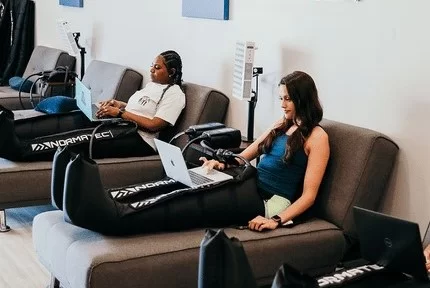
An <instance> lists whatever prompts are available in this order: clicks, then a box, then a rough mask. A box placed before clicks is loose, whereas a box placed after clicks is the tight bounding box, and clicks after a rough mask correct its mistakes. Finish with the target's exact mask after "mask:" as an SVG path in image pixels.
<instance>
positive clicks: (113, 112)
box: [96, 101, 169, 133]
mask: <svg viewBox="0 0 430 288" xmlns="http://www.w3.org/2000/svg"><path fill="white" fill-rule="evenodd" d="M118 102H119V101H118ZM121 108H123V107H116V106H110V105H107V106H103V107H100V110H99V111H97V114H96V115H97V117H106V116H111V117H117V116H118V115H119V113H120V110H121ZM121 117H122V118H123V119H125V120H130V121H133V122H135V123H136V124H137V126H139V128H140V129H142V130H145V131H149V132H152V133H154V132H158V131H160V130H163V129H164V128H165V127H167V126H169V122H167V121H165V120H163V119H161V118H158V117H154V118H152V119H150V118H147V117H144V116H140V115H136V114H134V113H131V112H128V111H123V113H122V115H121Z"/></svg>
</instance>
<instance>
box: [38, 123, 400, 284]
mask: <svg viewBox="0 0 430 288" xmlns="http://www.w3.org/2000/svg"><path fill="white" fill-rule="evenodd" d="M322 127H323V128H324V129H325V130H326V131H327V133H328V134H329V137H330V148H331V157H330V161H329V164H328V167H327V171H326V173H325V176H324V180H323V183H322V186H321V189H320V192H319V195H318V197H317V200H316V202H315V205H314V209H315V217H314V218H311V219H309V220H307V221H306V222H304V223H301V224H299V225H296V226H294V227H292V228H282V229H276V230H274V231H268V232H263V233H260V232H251V231H248V230H237V229H233V228H227V229H226V230H225V231H226V234H227V235H229V236H234V237H237V238H238V239H240V240H241V241H242V243H243V245H244V248H245V251H246V253H247V256H248V258H249V261H250V264H251V267H252V269H253V272H254V276H255V277H256V279H257V282H258V283H259V285H268V284H270V283H271V281H272V279H273V277H274V274H275V272H276V271H277V269H278V268H279V267H280V265H281V264H282V263H284V262H287V263H289V264H290V265H292V266H294V267H296V268H298V269H300V270H302V271H306V272H308V273H311V274H313V275H317V274H323V273H327V272H331V271H333V270H334V268H335V266H336V264H337V263H338V262H339V261H340V260H341V259H343V258H344V257H345V255H347V254H348V253H349V252H351V249H352V247H353V246H354V244H355V243H356V241H355V236H356V235H355V229H354V225H353V218H352V207H353V206H354V205H359V206H361V207H365V208H368V209H373V210H376V209H377V208H378V206H379V204H380V202H381V200H382V199H383V196H384V193H385V190H386V188H387V184H388V182H389V179H390V175H391V172H392V169H393V166H394V163H395V161H396V156H397V153H398V146H397V145H396V144H395V143H394V142H393V141H392V140H390V139H389V138H388V137H386V136H384V135H382V134H381V133H378V132H375V131H372V130H368V129H364V128H360V127H355V126H351V125H347V124H343V123H339V122H336V121H330V120H324V121H323V122H322ZM102 168H103V167H102ZM140 176H143V173H142V174H141V175H140ZM116 177H122V175H118V176H116ZM137 178H139V177H137ZM143 178H144V177H140V180H141V181H142V180H145V179H143ZM136 180H137V179H136ZM142 225H145V223H142ZM203 236H204V229H195V230H190V231H181V232H169V233H155V234H148V235H136V236H130V237H108V236H103V235H101V234H98V233H95V232H92V231H89V230H86V229H83V228H80V227H76V226H74V225H71V224H69V223H66V222H65V221H64V219H63V212H62V211H49V212H44V213H41V214H39V215H37V216H36V217H35V218H34V221H33V242H34V247H35V249H36V253H37V255H38V257H39V259H40V262H41V263H42V264H43V265H44V266H45V267H46V268H47V269H48V271H49V272H50V273H51V275H52V281H51V282H52V283H51V287H59V286H58V285H59V282H60V283H61V285H62V287H70V288H71V287H73V288H84V287H91V288H104V287H123V288H127V287H187V288H189V287H197V272H198V261H199V246H200V242H201V240H202V239H203Z"/></svg>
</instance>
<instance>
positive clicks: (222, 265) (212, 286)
mask: <svg viewBox="0 0 430 288" xmlns="http://www.w3.org/2000/svg"><path fill="white" fill-rule="evenodd" d="M198 276H199V277H198V288H256V287H257V283H256V281H255V278H254V275H253V273H252V269H251V266H250V265H249V262H248V257H246V253H245V250H244V249H243V246H242V243H241V242H240V241H239V239H237V238H234V237H233V238H228V237H227V235H226V234H225V233H224V230H223V229H220V230H218V231H214V230H210V229H207V230H206V234H205V237H204V238H203V240H202V243H201V244H200V258H199V274H198Z"/></svg>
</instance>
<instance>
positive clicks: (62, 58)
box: [0, 46, 76, 110]
mask: <svg viewBox="0 0 430 288" xmlns="http://www.w3.org/2000/svg"><path fill="white" fill-rule="evenodd" d="M75 62H76V58H75V57H73V56H70V55H69V54H68V53H67V52H64V51H62V50H59V49H55V48H51V47H46V46H36V47H35V48H34V50H33V52H32V54H31V57H30V60H29V61H28V64H27V67H26V68H25V71H24V74H23V75H22V77H23V78H26V77H27V76H30V75H31V74H34V73H38V72H43V71H49V70H53V69H54V68H55V67H58V66H68V67H69V68H70V70H71V71H74V69H75ZM16 76H21V75H16ZM37 78H38V76H33V77H31V78H29V79H30V80H32V81H33V82H34V81H35V80H36V79H37ZM34 92H35V93H34V95H38V94H37V93H38V92H39V91H37V90H36V91H34ZM21 97H22V102H23V104H24V107H22V106H21V103H20V101H19V92H18V91H16V90H14V89H12V88H11V87H9V86H2V87H0V104H1V105H3V106H4V107H6V108H8V109H10V110H20V109H31V108H33V107H32V106H31V103H30V101H29V97H30V93H21Z"/></svg>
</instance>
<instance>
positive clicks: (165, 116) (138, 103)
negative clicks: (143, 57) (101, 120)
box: [0, 50, 185, 161]
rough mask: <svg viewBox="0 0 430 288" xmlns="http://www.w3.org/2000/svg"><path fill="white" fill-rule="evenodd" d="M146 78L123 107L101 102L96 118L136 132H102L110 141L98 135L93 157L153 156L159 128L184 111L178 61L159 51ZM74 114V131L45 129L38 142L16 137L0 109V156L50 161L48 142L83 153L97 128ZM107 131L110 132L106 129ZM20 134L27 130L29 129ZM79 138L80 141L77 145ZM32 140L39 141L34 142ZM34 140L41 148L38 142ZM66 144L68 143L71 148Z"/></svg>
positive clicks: (10, 114)
mask: <svg viewBox="0 0 430 288" xmlns="http://www.w3.org/2000/svg"><path fill="white" fill-rule="evenodd" d="M150 75H151V80H152V81H151V82H149V83H148V84H147V85H146V86H145V88H143V89H142V90H139V91H137V92H136V93H134V94H133V95H132V96H131V97H130V99H129V101H128V103H125V102H122V101H117V100H110V101H105V102H102V103H101V105H100V109H99V111H98V112H97V114H96V115H97V117H120V118H122V119H124V120H127V121H129V122H134V123H136V124H137V126H138V130H137V133H136V129H135V126H134V129H129V130H130V131H132V132H129V131H128V132H122V131H123V130H121V127H119V128H118V126H117V127H113V128H112V129H115V128H116V129H117V130H115V131H119V132H115V133H117V134H120V135H121V137H114V134H115V133H114V132H112V130H107V132H106V133H105V134H106V135H111V137H108V136H106V139H101V138H103V137H97V135H96V137H95V139H96V141H94V145H93V146H92V148H93V149H92V151H93V154H92V157H93V158H108V157H132V156H147V155H153V154H156V149H155V145H154V138H156V137H157V136H158V133H159V132H160V131H161V130H163V129H165V128H167V127H169V126H173V125H174V124H175V123H176V120H177V119H178V117H179V115H180V114H181V111H182V109H183V108H184V107H185V94H184V92H183V91H182V60H181V57H180V56H179V54H178V53H176V52H175V51H171V50H169V51H165V52H163V53H161V54H160V55H158V56H157V57H156V58H155V60H154V62H153V63H152V65H151V69H150ZM76 112H78V111H76ZM72 113H74V112H72ZM81 114H82V115H81ZM65 115H66V114H65ZM74 115H76V119H78V118H79V121H78V120H76V119H75V118H74V119H73V121H72V122H73V123H74V124H73V123H72V124H70V125H71V126H73V125H75V126H76V127H74V128H73V129H70V131H67V132H61V133H59V132H53V131H50V133H48V134H43V135H42V133H39V134H40V135H38V136H37V138H35V139H32V138H31V137H28V135H17V134H16V129H15V127H14V126H16V125H15V124H16V123H14V114H13V112H12V111H10V110H8V109H6V108H4V107H1V105H0V131H1V133H0V134H2V137H1V138H0V157H1V158H7V159H10V160H24V161H35V160H52V159H53V156H54V153H55V151H56V148H55V145H51V146H52V147H51V146H49V145H48V144H49V143H57V142H58V143H59V142H61V143H67V144H65V145H60V146H61V147H62V146H68V148H69V149H70V150H72V151H74V152H77V153H84V154H85V153H87V152H88V144H89V141H87V140H88V139H90V135H91V133H92V131H93V129H94V127H95V126H94V125H99V124H98V123H93V122H91V121H89V120H88V119H87V118H86V117H85V116H84V115H83V113H75V114H74ZM61 116H62V115H59V116H57V117H58V122H59V123H60V122H61V119H62V117H61ZM28 120H29V121H26V122H27V123H23V124H22V125H27V124H29V126H31V127H33V126H32V123H31V122H33V120H34V121H36V120H35V119H32V118H30V119H28ZM69 122H70V121H69ZM114 126H115V125H114ZM106 129H109V128H108V127H107V128H105V130H106ZM21 130H23V131H27V130H31V129H30V128H29V129H21ZM98 132H100V133H99V134H100V135H101V134H102V132H101V131H100V130H98ZM108 132H111V133H108ZM103 135H104V134H103ZM115 135H116V134H115ZM23 136H25V137H23ZM99 138H100V139H99ZM70 139H72V140H73V141H72V140H70ZM80 139H81V140H82V139H84V140H85V141H84V140H82V141H78V140H80ZM36 140H37V141H38V142H37V144H34V143H36V142H34V141H36ZM98 140H100V141H98ZM39 142H40V143H41V144H38V143H39ZM71 142H73V143H72V144H70V143H71ZM75 142H76V143H75ZM46 143H48V144H46ZM42 148H43V149H42ZM45 148H46V149H45ZM48 148H49V149H48Z"/></svg>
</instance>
